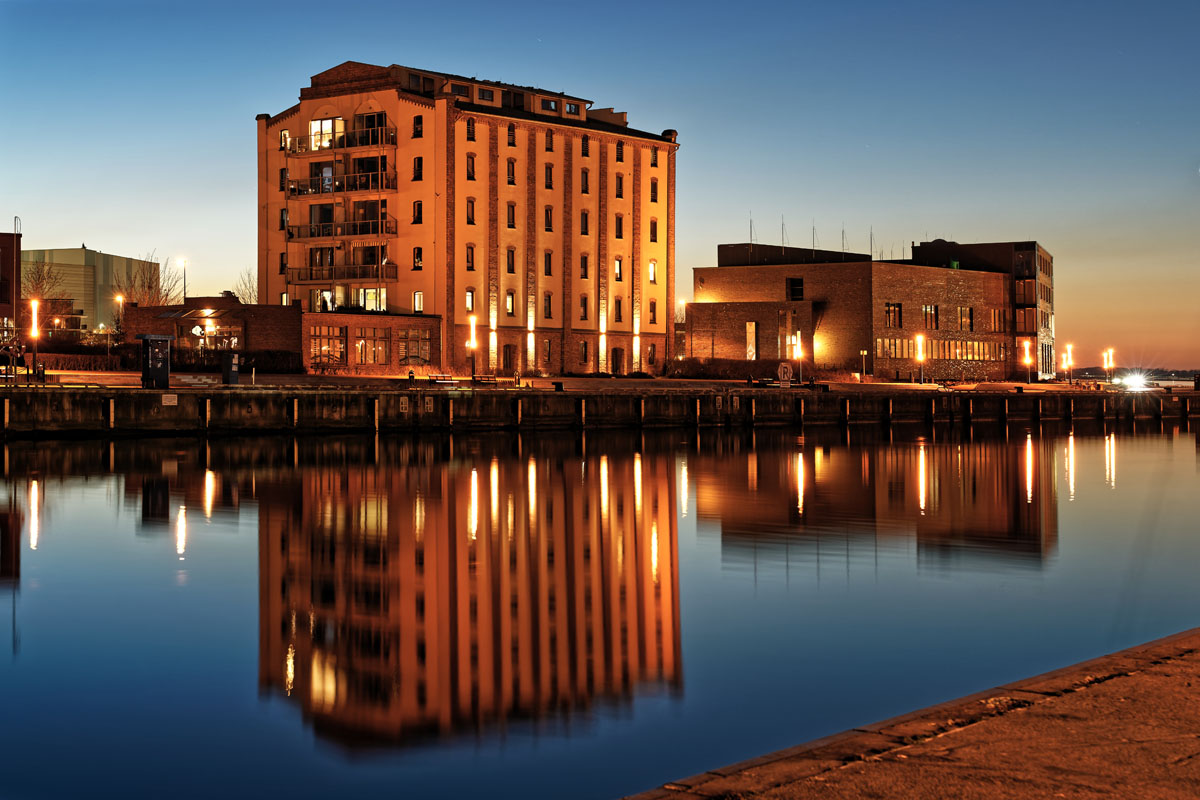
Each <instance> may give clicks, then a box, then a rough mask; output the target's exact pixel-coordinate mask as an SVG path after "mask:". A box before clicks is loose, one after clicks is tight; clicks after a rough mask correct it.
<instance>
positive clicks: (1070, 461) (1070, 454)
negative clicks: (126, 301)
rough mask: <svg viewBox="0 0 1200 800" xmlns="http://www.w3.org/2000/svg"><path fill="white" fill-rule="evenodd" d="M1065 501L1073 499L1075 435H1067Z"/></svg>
mask: <svg viewBox="0 0 1200 800" xmlns="http://www.w3.org/2000/svg"><path fill="white" fill-rule="evenodd" d="M1066 461H1067V500H1068V501H1070V500H1074V499H1075V433H1074V432H1072V433H1069V434H1067V458H1066Z"/></svg>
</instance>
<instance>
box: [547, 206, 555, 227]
mask: <svg viewBox="0 0 1200 800" xmlns="http://www.w3.org/2000/svg"><path fill="white" fill-rule="evenodd" d="M546 230H547V231H553V230H554V207H553V206H546Z"/></svg>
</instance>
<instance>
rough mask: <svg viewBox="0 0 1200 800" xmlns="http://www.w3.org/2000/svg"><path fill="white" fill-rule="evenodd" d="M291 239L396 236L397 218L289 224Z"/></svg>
mask: <svg viewBox="0 0 1200 800" xmlns="http://www.w3.org/2000/svg"><path fill="white" fill-rule="evenodd" d="M287 231H288V238H289V239H329V238H334V237H338V236H381V235H382V236H395V235H396V218H395V217H386V218H384V219H364V220H358V221H356V222H310V223H308V224H307V225H288V229H287Z"/></svg>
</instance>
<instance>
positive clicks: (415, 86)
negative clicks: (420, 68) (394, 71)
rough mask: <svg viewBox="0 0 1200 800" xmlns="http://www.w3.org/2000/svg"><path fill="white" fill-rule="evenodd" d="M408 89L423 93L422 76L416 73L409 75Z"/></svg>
mask: <svg viewBox="0 0 1200 800" xmlns="http://www.w3.org/2000/svg"><path fill="white" fill-rule="evenodd" d="M408 88H409V90H410V91H414V92H419V91H421V76H420V75H417V74H416V73H414V72H410V73H408Z"/></svg>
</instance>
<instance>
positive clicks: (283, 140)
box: [279, 128, 292, 150]
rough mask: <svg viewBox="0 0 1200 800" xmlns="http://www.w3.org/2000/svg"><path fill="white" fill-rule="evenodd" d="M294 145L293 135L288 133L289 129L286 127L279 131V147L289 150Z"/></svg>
mask: <svg viewBox="0 0 1200 800" xmlns="http://www.w3.org/2000/svg"><path fill="white" fill-rule="evenodd" d="M291 145H292V135H291V134H290V133H288V129H287V128H284V129H283V130H281V131H280V132H279V149H280V150H287V149H288V148H289V147H291Z"/></svg>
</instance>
